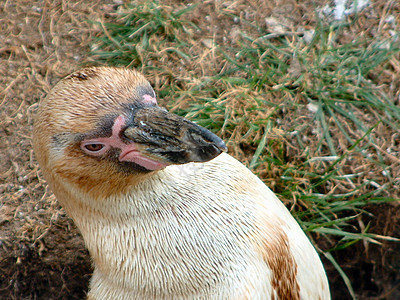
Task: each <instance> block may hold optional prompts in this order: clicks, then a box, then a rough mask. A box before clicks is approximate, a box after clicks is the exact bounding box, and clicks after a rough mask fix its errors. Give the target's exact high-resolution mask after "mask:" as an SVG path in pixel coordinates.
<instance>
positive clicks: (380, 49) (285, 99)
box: [92, 1, 400, 298]
mask: <svg viewBox="0 0 400 300" xmlns="http://www.w3.org/2000/svg"><path fill="white" fill-rule="evenodd" d="M195 8H196V6H195V5H187V6H183V8H182V7H181V8H173V7H169V6H165V5H160V4H159V3H158V2H157V1H146V2H143V3H141V4H140V3H139V4H137V3H136V4H135V5H131V4H127V5H125V6H124V7H122V9H121V10H120V13H119V14H118V16H117V17H115V18H114V19H112V20H108V22H106V23H98V25H99V27H100V28H101V29H102V34H100V35H99V36H97V38H96V39H94V40H93V44H92V49H93V50H92V54H93V55H94V57H95V58H96V60H97V61H99V62H100V63H105V64H108V65H117V66H130V67H135V68H138V69H139V70H141V71H142V72H144V73H145V74H146V75H149V78H150V81H151V82H152V84H153V85H154V86H155V87H156V91H157V93H158V95H159V96H160V97H161V98H164V99H165V101H166V102H167V103H166V105H167V106H168V107H169V108H170V109H171V110H173V111H174V112H175V113H178V114H180V115H183V116H186V117H187V118H189V119H191V120H194V121H196V122H197V123H199V124H200V125H202V126H204V127H206V128H208V129H210V130H212V131H214V132H215V133H217V134H219V135H221V136H222V137H223V138H224V139H225V140H226V142H227V145H228V147H229V150H230V152H231V153H232V155H234V156H236V157H237V158H239V159H240V160H241V161H243V162H244V163H246V164H247V165H248V166H249V168H250V169H252V170H253V171H254V172H255V173H256V174H258V175H259V176H260V177H261V178H262V179H263V180H264V182H266V184H267V185H269V186H270V187H271V188H272V189H273V190H274V191H275V192H277V193H279V194H280V196H281V199H283V200H284V201H285V203H286V204H288V205H289V206H290V207H291V210H292V213H293V214H294V216H295V217H296V218H297V220H298V221H299V222H300V224H301V226H302V227H303V229H304V230H305V231H306V232H308V233H310V234H312V236H313V237H316V236H318V237H319V238H318V240H319V244H320V245H323V246H321V247H319V248H318V249H321V250H320V251H321V252H322V253H323V254H324V255H325V256H326V257H327V258H328V259H329V260H330V261H331V262H332V264H333V265H334V266H335V267H336V269H337V270H338V272H339V273H340V275H341V276H342V278H343V280H344V281H345V283H346V285H347V287H348V289H349V292H350V294H351V295H352V296H353V298H354V297H355V296H354V295H355V294H354V291H353V289H352V286H351V283H350V281H349V279H348V277H347V276H346V274H345V273H344V272H343V270H342V269H341V268H340V266H339V264H338V263H337V262H336V261H335V260H334V257H333V256H332V255H331V252H332V251H335V250H339V249H343V248H346V247H349V246H352V245H353V244H355V243H357V242H358V241H361V240H363V241H367V242H369V243H375V244H376V243H378V244H379V243H380V240H388V239H389V240H393V241H394V240H396V239H394V238H390V237H383V236H380V235H377V234H372V233H368V229H369V226H366V227H365V228H361V227H360V225H359V223H358V222H356V221H357V220H359V219H360V218H361V217H362V215H365V214H366V215H368V214H369V213H368V212H367V211H366V210H365V207H366V206H367V205H372V204H381V203H385V202H390V201H398V200H399V199H397V198H396V197H393V196H392V195H391V188H392V187H393V186H394V185H395V184H396V183H397V184H398V183H399V182H398V179H397V181H396V176H399V174H398V173H399V167H398V164H399V161H400V160H398V161H396V157H394V156H393V155H390V154H388V153H385V152H384V151H382V148H383V145H386V144H385V142H384V141H385V139H386V137H384V136H382V132H384V133H385V134H389V135H390V134H394V133H396V132H399V129H400V128H399V127H400V107H399V106H398V105H396V103H395V102H394V100H393V97H391V96H390V94H388V93H387V92H386V91H385V90H384V89H382V87H380V86H378V82H379V77H380V74H382V72H383V70H384V69H385V68H388V66H389V64H390V61H391V59H393V58H398V56H399V53H400V43H399V42H398V41H396V40H395V39H387V40H385V39H379V38H376V39H366V38H364V37H359V38H357V39H355V40H351V41H350V42H343V41H341V38H342V37H343V35H345V33H346V30H347V29H348V28H349V27H351V26H353V24H352V23H343V24H339V25H326V24H323V22H322V21H319V22H317V25H316V27H315V28H314V34H313V37H312V40H311V41H307V40H306V39H305V38H303V37H302V34H290V35H285V34H283V35H281V36H280V35H274V36H273V37H272V38H271V35H269V34H268V32H266V30H265V28H264V27H262V26H260V25H258V24H257V23H256V22H246V21H245V20H243V18H241V16H240V15H239V14H235V13H234V12H232V11H231V10H229V11H226V10H225V11H224V10H222V12H221V15H222V16H223V17H224V18H225V20H228V21H229V22H231V23H232V24H235V22H237V20H241V21H242V23H243V24H242V26H241V30H240V32H239V34H238V35H237V36H236V37H235V39H234V40H233V39H232V40H230V41H228V42H224V41H223V39H222V40H221V39H219V38H218V37H216V38H213V39H204V38H203V34H204V35H205V29H204V28H201V27H199V26H198V25H196V24H195V23H194V22H193V21H192V20H191V18H190V13H191V12H192V10H194V9H195ZM199 45H200V46H199ZM396 166H397V167H396ZM396 168H397V169H396ZM370 170H374V172H373V173H371V172H370ZM382 174H383V175H382Z"/></svg>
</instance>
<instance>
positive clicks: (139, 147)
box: [123, 106, 227, 165]
mask: <svg viewBox="0 0 400 300" xmlns="http://www.w3.org/2000/svg"><path fill="white" fill-rule="evenodd" d="M123 136H124V137H125V138H126V139H128V140H129V141H131V142H133V143H134V144H135V148H136V151H138V152H140V155H141V156H142V157H146V158H147V159H149V160H151V161H154V162H158V163H160V164H164V165H169V164H185V163H188V162H206V161H209V160H211V159H213V158H215V157H216V156H218V155H219V154H221V153H222V152H225V151H227V148H226V146H225V143H224V142H223V141H222V140H221V139H220V138H219V137H217V136H216V135H215V134H213V133H212V132H210V131H209V130H207V129H205V128H203V127H201V126H199V125H197V124H195V123H193V122H191V121H189V120H187V119H185V118H182V117H180V116H177V115H175V114H172V113H169V112H168V111H166V110H165V109H163V108H161V107H158V106H153V107H144V108H138V109H137V110H136V111H135V115H134V118H133V122H132V123H131V124H130V125H128V127H127V128H126V129H125V130H124V131H123Z"/></svg>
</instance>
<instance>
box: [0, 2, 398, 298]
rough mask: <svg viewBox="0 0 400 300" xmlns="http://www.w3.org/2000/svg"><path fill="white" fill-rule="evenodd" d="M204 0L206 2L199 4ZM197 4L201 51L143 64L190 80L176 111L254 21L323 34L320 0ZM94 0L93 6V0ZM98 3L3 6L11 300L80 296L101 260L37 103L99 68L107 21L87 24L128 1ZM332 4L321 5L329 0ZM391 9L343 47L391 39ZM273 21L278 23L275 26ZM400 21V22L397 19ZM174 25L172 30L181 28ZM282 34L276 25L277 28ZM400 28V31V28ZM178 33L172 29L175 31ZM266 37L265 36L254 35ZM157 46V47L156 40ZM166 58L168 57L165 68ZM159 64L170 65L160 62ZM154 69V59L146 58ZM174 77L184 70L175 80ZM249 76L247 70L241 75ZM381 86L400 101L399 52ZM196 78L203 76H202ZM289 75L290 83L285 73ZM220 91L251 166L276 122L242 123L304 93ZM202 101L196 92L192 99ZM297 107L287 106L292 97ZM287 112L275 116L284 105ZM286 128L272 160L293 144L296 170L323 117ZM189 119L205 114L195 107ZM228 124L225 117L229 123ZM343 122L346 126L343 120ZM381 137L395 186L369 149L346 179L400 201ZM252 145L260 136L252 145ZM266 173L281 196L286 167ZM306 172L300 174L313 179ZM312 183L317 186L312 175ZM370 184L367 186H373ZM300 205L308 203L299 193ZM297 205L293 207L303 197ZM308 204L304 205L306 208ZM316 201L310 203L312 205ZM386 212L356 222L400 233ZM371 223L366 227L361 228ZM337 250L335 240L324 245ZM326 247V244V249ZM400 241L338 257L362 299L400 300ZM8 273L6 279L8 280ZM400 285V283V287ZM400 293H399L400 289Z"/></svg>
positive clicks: (233, 147)
mask: <svg viewBox="0 0 400 300" xmlns="http://www.w3.org/2000/svg"><path fill="white" fill-rule="evenodd" d="M194 2H196V1H194ZM197 2H198V4H199V5H198V6H197V7H196V9H194V10H192V11H190V12H189V13H188V15H187V18H188V20H190V21H191V22H194V23H195V24H196V25H197V26H198V27H199V28H200V30H199V31H195V30H193V31H192V32H189V33H188V35H187V36H182V39H183V41H184V42H185V43H188V44H189V45H190V54H191V57H195V58H196V59H194V60H191V59H189V60H185V59H182V58H180V57H179V56H177V55H175V54H174V52H170V51H168V47H170V48H171V49H173V48H174V43H173V42H171V43H170V45H168V44H166V47H165V48H163V49H156V50H157V51H154V52H156V53H157V57H150V53H149V52H145V51H140V49H139V54H140V58H141V60H142V61H144V62H152V63H153V67H154V68H155V70H157V71H154V72H148V71H147V70H150V69H149V68H144V67H143V70H145V71H146V76H147V77H148V78H149V80H150V81H151V82H152V84H153V86H154V87H155V90H156V91H157V90H160V89H163V88H164V87H166V86H168V85H169V84H172V83H173V82H172V80H175V79H174V78H178V79H179V81H180V82H182V83H184V84H183V85H182V86H181V93H179V97H177V98H173V97H166V98H165V99H164V100H163V101H164V104H165V105H166V106H169V107H170V108H172V110H179V109H182V108H184V107H187V106H188V105H190V98H189V99H188V98H187V97H185V96H186V95H187V93H185V91H188V90H191V89H193V88H195V87H196V86H197V84H198V82H196V81H195V80H199V79H198V78H201V79H202V80H206V79H207V78H210V77H212V76H214V75H215V73H216V72H217V71H218V72H219V71H220V70H223V69H224V68H226V65H225V64H224V61H223V60H222V59H221V54H220V53H219V54H218V53H217V52H216V50H215V47H214V45H215V44H218V45H220V46H229V47H231V46H234V45H236V44H235V43H237V40H238V39H237V36H238V34H239V32H241V31H245V32H248V33H250V34H251V26H250V25H249V24H248V23H254V24H258V26H261V27H263V28H266V29H267V25H266V22H265V17H266V16H269V17H271V16H272V17H273V18H274V19H275V20H279V21H280V22H282V23H284V24H286V26H287V28H286V29H285V30H286V31H287V32H298V30H299V28H300V27H303V28H304V29H306V30H307V29H312V28H313V27H314V26H315V25H316V20H315V16H314V10H313V7H314V5H313V4H312V1H295V0H275V1H256V0H251V1H244V0H243V1H242V0H240V1H229V2H228V1H225V2H224V1H204V2H203V1H197ZM93 3H94V2H93ZM93 3H92V2H91V1H67V0H65V1H64V0H58V1H50V0H45V1H27V0H26V1H23V0H16V1H5V2H4V1H3V2H2V3H1V4H0V26H1V30H0V59H1V60H0V74H2V76H1V77H0V86H1V89H0V273H2V276H1V277H0V298H2V299H3V298H4V299H81V298H82V297H83V295H84V293H85V291H86V289H87V282H88V278H89V277H90V272H91V270H90V262H89V258H88V254H87V252H86V250H85V249H84V246H83V241H82V239H81V237H80V235H79V233H78V231H77V229H76V227H75V226H74V224H73V222H72V221H71V220H70V219H69V218H68V217H67V216H66V214H65V213H64V211H63V209H62V208H61V207H60V206H59V204H58V203H57V201H56V200H55V198H54V196H53V195H52V193H51V191H49V190H48V188H47V186H46V183H45V182H44V180H43V178H42V177H41V175H40V171H39V169H38V166H37V163H36V161H35V159H34V156H33V153H32V147H31V141H30V136H31V130H32V114H33V112H34V110H35V108H36V105H37V102H38V101H39V99H40V98H41V97H43V96H44V95H45V94H46V92H48V91H49V89H50V88H51V86H53V85H54V83H55V82H57V81H58V80H59V79H60V78H61V77H63V76H65V75H66V74H68V73H70V72H71V71H73V70H76V69H77V68H78V66H79V65H80V64H86V63H95V61H93V60H94V58H90V57H88V54H87V53H88V52H89V46H88V44H89V42H90V41H91V39H92V37H93V36H95V35H97V34H99V32H101V28H100V27H99V26H97V25H93V24H91V23H89V22H87V20H92V21H101V22H105V21H107V20H109V19H110V18H112V17H113V16H115V14H116V8H117V7H118V6H119V5H118V1H114V2H111V1H101V2H100V3H98V4H93ZM163 4H164V5H165V6H166V7H167V8H168V7H169V9H170V10H171V11H173V10H174V9H176V8H177V7H179V6H180V5H182V4H181V3H179V1H172V0H171V1H163ZM319 6H322V3H321V4H319ZM227 13H235V14H237V15H239V16H240V17H241V18H243V19H245V20H246V21H247V22H248V23H246V22H239V23H235V22H232V21H231V18H227V16H226V14H227ZM387 15H393V16H394V17H395V21H396V22H397V24H400V7H399V4H397V3H396V2H395V1H383V0H381V1H374V2H373V6H372V8H371V9H367V10H366V11H365V12H364V14H362V15H361V16H360V18H359V19H358V21H357V23H356V24H355V25H354V26H352V27H349V29H348V30H347V31H346V32H345V34H343V35H342V36H341V42H343V43H345V42H346V41H351V40H352V39H354V37H355V36H359V35H360V34H362V35H365V36H368V37H370V38H371V39H374V38H376V37H377V36H380V37H388V38H389V37H390V34H391V33H390V30H393V28H392V27H391V25H390V24H389V23H387V22H383V21H382V20H383V19H384V18H385V17H386V16H387ZM270 26H272V25H270ZM398 26H399V25H398ZM171 30H172V29H171ZM271 30H273V28H272V27H271ZM397 30H398V27H397ZM171 34H173V32H171ZM254 36H256V33H254ZM287 41H288V44H289V46H290V45H291V43H293V46H294V43H295V39H294V38H293V37H291V36H290V35H289V36H288V37H287ZM149 42H150V44H151V45H152V47H157V45H158V44H159V43H157V41H152V40H150V41H149ZM152 42H154V43H152ZM155 61H156V62H157V63H155ZM157 64H159V65H162V71H159V70H161V68H158V69H157V66H158V65H157ZM144 66H145V65H144ZM298 68H299V67H298V66H297V65H296V62H293V68H292V69H291V70H290V72H292V74H288V75H287V76H289V75H293V73H296V72H298ZM171 74H173V76H171ZM239 75H240V74H239ZM371 76H375V77H376V78H373V79H374V81H375V82H377V83H378V84H377V85H378V86H379V88H380V89H382V90H383V91H384V92H385V93H386V94H387V95H390V96H391V98H392V99H395V101H397V105H400V102H399V96H400V78H399V76H400V62H399V57H393V58H392V59H391V62H390V65H389V67H388V66H385V68H384V69H380V68H379V67H378V68H377V69H376V71H375V72H374V73H373V74H372V75H371ZM196 78H197V79H196ZM309 80H310V81H312V80H313V78H312V77H310V78H309ZM280 82H285V78H281V79H280ZM217 84H220V86H221V90H222V89H223V90H224V91H223V92H221V93H220V94H219V95H218V96H217V97H216V98H215V99H214V100H212V101H211V102H210V104H209V105H213V104H215V103H218V104H219V105H224V106H225V107H226V108H227V110H226V111H227V112H228V113H230V114H231V115H229V116H228V117H229V118H230V119H231V120H232V121H231V122H232V126H229V127H224V126H222V127H221V130H220V134H221V136H223V137H224V139H225V140H226V141H227V143H228V146H229V150H230V152H231V154H232V155H234V156H236V157H237V158H239V159H240V160H241V161H243V162H244V163H246V164H248V165H249V164H250V162H251V160H252V155H251V154H252V153H254V151H255V150H256V148H257V144H256V143H255V141H258V140H260V139H261V138H262V134H260V132H265V131H267V123H265V124H264V123H263V124H261V125H260V126H262V127H263V128H264V131H253V132H250V133H249V134H248V135H247V136H246V138H243V136H244V135H245V134H246V133H247V132H249V125H248V124H246V123H245V122H243V120H252V121H254V120H266V119H268V116H270V115H271V114H272V110H271V109H270V108H268V107H265V106H263V105H262V104H260V101H258V100H259V97H262V98H263V99H262V100H263V101H266V102H271V103H275V104H278V106H279V105H280V103H283V102H281V99H282V97H284V98H285V99H286V100H287V102H292V103H293V105H295V104H301V103H302V101H304V99H301V98H294V97H293V96H292V94H290V93H284V92H282V91H281V90H280V86H278V84H276V85H273V84H270V85H268V86H266V87H265V88H264V89H265V90H264V92H265V94H263V93H262V91H261V92H260V90H259V91H257V92H256V91H254V89H253V88H252V87H251V86H247V87H243V86H240V87H238V86H237V85H235V84H229V83H226V82H218V83H217ZM193 100H194V99H193ZM287 102H286V103H287ZM274 113H276V111H274ZM354 113H355V114H356V115H357V116H358V117H359V118H360V119H362V120H364V121H365V122H367V123H368V122H369V123H371V124H374V122H375V121H376V120H378V119H379V118H378V116H376V115H375V114H376V113H374V111H369V112H366V111H365V110H362V109H360V110H358V111H355V112H354ZM279 115H280V120H279V122H280V123H279V124H280V126H279V128H271V129H268V130H269V131H268V138H269V139H271V140H273V141H274V142H273V143H272V144H271V145H270V147H269V149H270V151H271V156H274V157H279V156H280V155H282V154H281V152H282V149H284V151H283V152H284V155H285V156H286V157H290V158H291V159H290V162H289V164H293V165H292V166H291V165H288V166H287V168H290V167H293V168H294V167H295V165H296V163H297V162H299V161H303V160H304V159H305V157H306V156H305V154H304V153H303V152H299V145H298V142H297V141H296V139H295V138H291V137H290V135H288V134H287V132H290V131H293V130H294V129H298V127H299V126H300V127H301V126H302V124H307V123H309V122H311V120H312V118H313V114H312V113H311V112H310V111H309V110H308V109H307V108H305V107H303V108H301V110H300V111H297V112H296V114H293V110H291V109H290V108H288V107H286V106H285V105H284V104H282V105H280V106H279ZM189 117H190V118H196V117H198V115H196V114H195V113H193V114H192V115H189ZM209 117H210V118H211V119H213V120H223V119H224V118H226V117H227V116H226V115H225V113H224V112H218V111H215V112H214V115H213V114H211V115H210V116H209ZM222 123H223V122H222ZM341 123H342V124H346V121H345V120H342V122H341ZM348 126H349V128H348V130H349V132H350V133H351V135H352V136H354V138H355V139H357V138H359V137H360V135H362V133H360V132H358V131H357V129H356V128H352V127H351V125H348ZM331 134H332V135H334V136H336V137H337V139H335V141H336V144H335V145H334V146H335V147H336V148H337V149H348V147H349V143H348V141H347V140H346V139H344V138H343V137H341V135H340V132H339V131H338V129H337V128H336V127H334V126H332V127H331ZM373 137H374V139H375V140H376V143H375V145H374V146H371V147H373V149H371V155H372V156H371V158H373V159H379V158H378V156H379V155H380V156H382V157H383V161H384V162H385V163H386V164H387V165H391V172H392V177H391V180H392V181H391V182H390V181H389V182H388V179H387V176H385V175H384V173H382V171H384V169H380V168H377V167H376V165H375V164H372V163H371V162H370V161H368V160H366V159H365V157H362V156H361V155H360V154H359V153H357V152H354V153H349V154H348V156H347V157H346V159H344V160H342V161H341V162H340V164H342V166H343V168H341V169H342V170H344V171H345V172H346V174H357V173H360V172H363V174H364V175H363V176H360V177H359V179H358V180H359V182H357V184H359V185H362V184H363V183H364V182H365V181H366V180H373V182H375V183H376V184H377V185H384V184H387V185H388V186H390V188H389V189H387V190H386V191H384V193H386V194H385V196H391V197H400V188H399V184H398V183H397V184H395V182H396V180H397V182H399V180H400V154H399V153H400V143H399V139H400V135H399V133H398V132H393V131H392V130H391V129H390V128H389V127H388V126H385V125H383V124H380V125H378V127H377V128H376V130H374V133H373ZM248 141H253V142H254V143H251V142H250V143H249V142H248ZM302 141H303V143H304V145H305V146H306V148H307V150H308V153H309V156H310V157H315V156H323V155H326V154H327V153H329V151H326V152H324V153H321V150H320V147H319V146H318V145H317V144H316V141H318V136H316V135H315V133H313V132H311V129H310V130H309V131H306V132H305V133H304V137H303V139H302ZM388 149H390V151H388ZM328 167H329V163H328V162H326V161H325V162H324V161H316V162H314V163H312V164H311V165H310V168H311V171H312V170H313V169H315V170H324V169H327V168H328ZM256 171H257V172H258V174H259V175H260V176H261V177H262V179H263V180H264V181H265V182H266V183H267V184H268V185H269V186H270V187H271V188H273V189H275V190H277V191H280V186H282V182H280V180H281V179H280V178H281V175H282V169H280V168H278V167H277V166H274V165H273V164H272V165H271V164H269V163H267V162H263V163H262V164H260V165H258V166H257V169H256ZM294 176H298V177H299V178H298V181H299V182H301V181H302V180H303V181H305V180H308V179H307V178H304V177H302V176H300V175H299V174H294ZM304 183H305V184H306V183H307V182H304ZM325 188H326V190H325V191H324V192H330V193H332V192H335V191H336V192H337V191H340V192H341V193H345V192H351V191H352V190H353V189H354V183H350V182H349V181H346V180H337V181H334V182H331V184H330V185H326V186H325ZM370 189H371V186H365V189H364V190H360V193H362V192H368V191H369V190H370ZM294 198H295V199H294V202H296V201H297V198H296V195H294ZM292 204H293V203H292ZM296 204H300V206H302V203H296ZM303 206H304V207H305V206H306V205H305V204H304V205H303ZM370 211H372V212H373V213H374V214H375V215H376V217H372V216H367V217H364V218H359V219H358V220H357V222H359V223H362V226H367V224H368V222H372V223H371V224H373V225H372V229H373V232H376V233H378V234H383V235H394V236H396V235H397V236H399V235H400V225H399V223H398V220H399V217H400V212H399V206H398V205H385V206H380V207H372V208H371V209H370ZM362 226H361V227H362ZM325 246H326V245H325ZM321 247H324V245H321ZM398 251H399V246H398V245H396V244H393V243H384V247H376V246H374V245H368V244H360V245H359V246H357V247H353V248H351V249H347V250H343V251H341V252H340V251H339V252H337V253H336V257H337V259H338V260H339V262H340V263H341V265H342V267H343V268H344V269H345V271H346V272H348V275H349V277H350V279H351V280H352V282H353V285H354V287H355V289H356V290H357V292H358V294H359V295H361V297H365V295H371V294H373V295H376V296H378V295H381V296H382V295H383V296H384V295H391V296H387V297H397V296H398V297H400V296H399V295H398V294H396V292H395V291H394V290H393V288H395V287H396V286H395V285H396V280H399V277H398V275H397V277H396V275H395V274H396V272H398V270H400V265H399V259H398V258H399V255H398V253H396V252H398ZM327 269H328V274H329V276H330V280H331V285H332V288H333V291H334V296H335V297H336V298H337V299H343V298H344V297H348V294H347V292H346V288H345V287H344V285H343V283H342V281H341V279H340V278H339V276H338V275H337V273H335V270H334V268H333V267H332V266H329V265H328V264H327ZM3 274H4V276H3ZM397 284H398V283H397ZM397 293H398V292H397Z"/></svg>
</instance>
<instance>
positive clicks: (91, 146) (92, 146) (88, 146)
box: [85, 144, 103, 152]
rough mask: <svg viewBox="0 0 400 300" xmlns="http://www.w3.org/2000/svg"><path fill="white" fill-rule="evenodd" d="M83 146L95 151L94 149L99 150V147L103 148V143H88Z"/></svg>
mask: <svg viewBox="0 0 400 300" xmlns="http://www.w3.org/2000/svg"><path fill="white" fill-rule="evenodd" d="M85 148H86V149H87V150H89V151H92V152H95V151H100V150H101V149H103V145H102V144H88V145H85Z"/></svg>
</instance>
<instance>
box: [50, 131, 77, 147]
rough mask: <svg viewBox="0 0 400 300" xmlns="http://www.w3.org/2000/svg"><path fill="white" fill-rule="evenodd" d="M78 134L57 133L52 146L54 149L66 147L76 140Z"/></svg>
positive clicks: (52, 140)
mask: <svg viewBox="0 0 400 300" xmlns="http://www.w3.org/2000/svg"><path fill="white" fill-rule="evenodd" d="M75 138H76V135H75V134H73V133H70V132H63V133H57V134H55V135H53V136H52V138H51V146H52V148H53V149H64V148H65V147H67V146H68V145H69V144H70V143H71V142H72V141H74V140H75Z"/></svg>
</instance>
